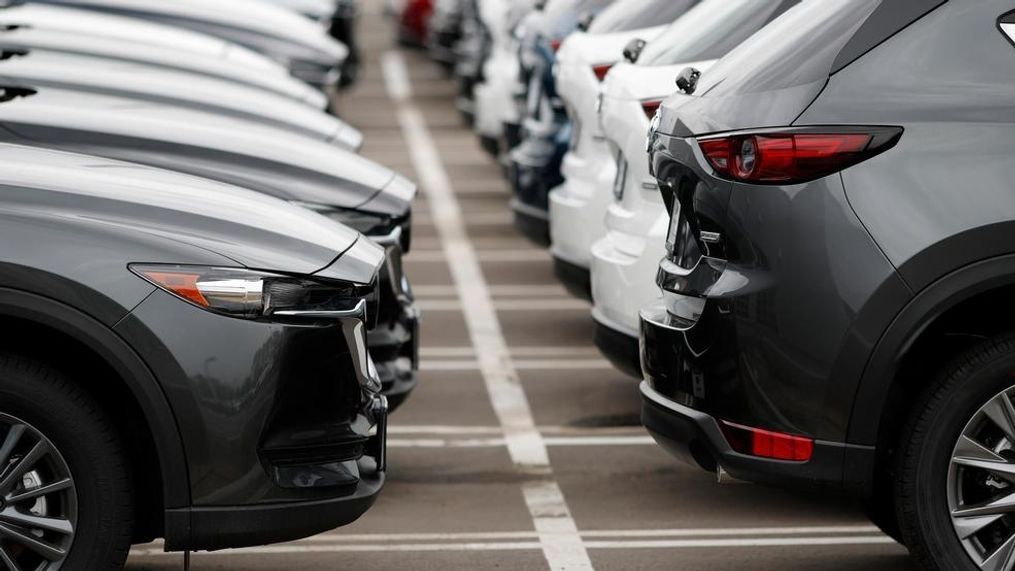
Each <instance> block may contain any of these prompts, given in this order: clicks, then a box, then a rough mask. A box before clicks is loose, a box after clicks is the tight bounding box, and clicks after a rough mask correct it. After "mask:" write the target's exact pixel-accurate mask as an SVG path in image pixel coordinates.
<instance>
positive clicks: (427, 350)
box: [419, 345, 599, 359]
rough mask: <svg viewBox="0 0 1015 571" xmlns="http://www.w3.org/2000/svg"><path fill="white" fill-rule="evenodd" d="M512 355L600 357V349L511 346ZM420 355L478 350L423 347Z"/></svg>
mask: <svg viewBox="0 0 1015 571" xmlns="http://www.w3.org/2000/svg"><path fill="white" fill-rule="evenodd" d="M509 350H510V351H511V356H512V357H563V358H568V357H598V356H599V350H598V349H596V348H595V347H587V346H583V345H574V346H559V347H553V346H548V347H511V348H509ZM419 353H420V355H421V356H422V357H423V358H424V359H426V358H431V357H475V356H476V350H475V349H473V348H472V347H422V348H420V350H419Z"/></svg>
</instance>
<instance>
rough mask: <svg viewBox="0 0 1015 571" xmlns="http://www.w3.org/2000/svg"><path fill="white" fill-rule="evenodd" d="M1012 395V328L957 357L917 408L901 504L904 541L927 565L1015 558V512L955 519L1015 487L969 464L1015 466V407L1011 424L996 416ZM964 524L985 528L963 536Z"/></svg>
mask: <svg viewBox="0 0 1015 571" xmlns="http://www.w3.org/2000/svg"><path fill="white" fill-rule="evenodd" d="M1012 397H1015V334H1013V333H1009V334H1005V335H1002V336H998V337H995V338H993V339H990V340H988V341H985V342H983V343H980V344H978V345H977V346H975V347H973V348H972V349H970V350H968V351H966V352H964V353H963V354H962V355H960V356H959V357H957V358H956V359H955V360H954V361H953V362H952V364H951V365H950V366H949V367H948V368H947V369H946V370H945V371H944V372H943V374H942V375H941V376H940V377H939V379H938V381H937V382H936V383H935V384H934V385H933V386H932V387H930V388H929V389H928V390H927V391H925V393H924V394H923V395H922V396H921V398H920V399H919V400H918V402H917V404H916V406H915V408H914V409H913V413H912V415H911V416H910V419H909V421H908V423H907V425H906V426H905V428H904V429H903V432H902V436H901V439H900V441H899V448H898V450H899V452H900V454H899V458H898V466H897V471H896V474H897V477H896V481H895V504H896V508H897V514H898V518H897V519H898V522H899V525H900V527H901V530H902V535H903V538H904V540H905V545H906V546H907V547H909V549H910V551H911V552H912V554H913V556H914V558H915V559H916V562H917V563H918V565H919V566H920V568H921V569H939V570H942V571H943V570H948V571H955V570H961V569H970V570H972V569H980V568H992V567H990V566H989V565H988V566H986V567H984V566H983V564H984V563H985V561H986V559H989V558H997V557H1012V558H1013V560H1015V531H1013V532H1012V533H1010V534H1009V533H1008V530H1015V528H1012V527H1006V526H1008V525H1009V524H1011V523H1015V519H1010V518H1013V517H1015V514H1013V515H1003V516H1000V518H999V519H997V520H994V521H992V522H989V523H985V522H987V520H985V519H977V520H974V519H972V518H968V517H966V518H955V522H954V523H953V513H956V514H957V513H959V512H961V511H962V510H966V509H980V508H979V507H978V506H980V505H981V504H983V503H986V502H991V501H994V500H995V499H999V498H1001V497H1006V496H1008V495H1009V493H1011V494H1015V479H1012V478H1008V479H1003V478H1000V477H999V476H997V472H996V471H991V470H986V469H982V468H981V466H982V465H983V464H982V463H980V464H977V465H976V466H970V462H980V459H981V457H982V458H990V462H991V463H989V464H986V465H989V466H990V467H992V468H995V467H997V468H1000V467H1008V466H1011V469H1013V470H1015V407H1009V409H1010V410H1011V411H1012V416H1011V417H1010V421H1005V422H1008V423H1009V424H1010V426H1008V427H1007V428H1002V427H1001V425H1000V424H999V423H995V422H993V421H992V420H991V418H992V415H996V414H997V411H998V410H1002V409H1003V407H1005V406H1007V405H1005V404H1004V403H1005V402H1007V403H1008V404H1011V403H1012V400H1011V399H1012ZM1001 399H1005V400H1001ZM999 418H1000V417H999ZM1005 430H1007V432H1008V433H1009V434H1010V435H1011V436H1004V431H1005ZM999 434H1001V436H998V435H999ZM960 438H961V440H960ZM970 442H972V443H970ZM960 445H961V446H960ZM1013 473H1015V472H1013ZM956 490H960V491H956ZM1011 499H1013V500H1015V495H1012V496H1011ZM967 513H968V512H967ZM981 524H985V525H983V526H981ZM959 526H961V527H962V528H963V529H966V530H968V529H974V528H978V529H979V531H977V532H976V533H975V534H974V535H970V536H967V537H968V538H971V539H967V540H965V541H964V540H960V538H959V532H958V531H957V529H959ZM976 558H978V559H976ZM1001 568H1005V569H1007V568H1009V567H998V569H1001Z"/></svg>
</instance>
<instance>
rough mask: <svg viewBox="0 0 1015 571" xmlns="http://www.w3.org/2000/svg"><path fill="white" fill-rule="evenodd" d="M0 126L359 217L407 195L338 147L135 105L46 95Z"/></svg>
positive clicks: (390, 177)
mask: <svg viewBox="0 0 1015 571" xmlns="http://www.w3.org/2000/svg"><path fill="white" fill-rule="evenodd" d="M28 93H30V92H28ZM0 125H2V126H3V127H4V130H5V133H3V134H0V136H6V137H7V138H8V139H11V138H13V139H14V141H15V142H22V143H25V144H33V145H38V146H46V147H51V148H60V149H64V150H70V151H76V152H83V153H86V154H92V155H98V156H105V157H110V158H115V159H121V160H128V161H132V162H138V163H142V164H147V165H151V166H157V167H163V168H169V169H172V170H177V171H181V172H186V173H189V174H194V175H199V176H205V177H208V178H212V179H215V180H220V181H222V182H227V183H230V184H236V185H238V186H243V187H245V188H250V189H253V190H257V191H259V192H264V193H267V194H271V195H273V196H275V197H277V198H281V199H285V200H295V201H300V202H305V203H314V204H324V205H329V206H334V207H338V208H356V207H358V206H360V205H362V204H364V203H365V202H367V201H368V200H370V199H371V198H374V196H375V195H376V194H377V193H381V192H385V190H386V189H389V188H394V187H399V188H400V185H398V184H396V183H397V182H398V180H399V179H400V177H398V176H397V175H395V173H394V172H392V171H391V170H389V169H387V168H385V167H383V166H381V165H379V164H377V163H374V162H373V161H370V160H368V159H365V158H363V157H361V156H359V155H356V154H355V153H352V152H349V151H345V150H342V149H339V148H337V147H335V146H334V145H329V144H327V143H324V142H321V141H315V140H312V139H309V138H307V137H303V136H300V135H295V134H292V133H289V132H286V131H282V130H279V129H275V128H272V127H269V126H266V125H259V124H256V123H252V122H250V121H243V120H239V119H234V118H230V117H224V116H221V115H214V114H210V113H203V112H199V111H194V110H190V109H183V108H180V107H174V106H170V105H163V104H156V103H150V102H143V101H137V100H133V99H126V98H119V97H108V96H101V95H92V94H84V93H81V92H78V91H68V90H61V89H48V88H45V89H40V90H39V91H38V92H37V93H35V94H29V95H26V96H25V97H18V98H15V99H13V100H10V101H7V102H5V103H3V104H2V105H0ZM413 188H414V187H413ZM397 192H398V193H401V192H402V191H401V190H397ZM400 202H402V203H404V208H405V209H406V210H407V209H408V208H409V204H408V201H404V200H400Z"/></svg>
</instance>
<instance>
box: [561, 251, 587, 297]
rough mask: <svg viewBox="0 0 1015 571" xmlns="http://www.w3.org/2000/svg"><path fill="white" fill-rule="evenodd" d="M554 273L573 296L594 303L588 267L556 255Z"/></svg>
mask: <svg viewBox="0 0 1015 571" xmlns="http://www.w3.org/2000/svg"><path fill="white" fill-rule="evenodd" d="M553 273H554V274H555V275H556V276H557V279H558V280H560V283H562V284H564V288H565V289H567V291H568V293H570V294H571V295H573V296H575V297H577V298H580V299H584V300H588V301H592V284H591V277H590V274H589V268H588V266H581V265H579V264H575V263H572V262H569V261H567V260H565V259H563V258H559V257H557V256H556V255H554V256H553Z"/></svg>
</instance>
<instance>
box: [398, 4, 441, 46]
mask: <svg viewBox="0 0 1015 571" xmlns="http://www.w3.org/2000/svg"><path fill="white" fill-rule="evenodd" d="M433 9H434V0H400V2H398V3H396V5H395V6H393V7H392V10H393V11H394V16H395V20H396V38H397V39H398V41H399V43H401V44H402V45H407V46H423V45H424V43H425V42H426V36H427V27H428V26H429V24H430V14H432V13H433Z"/></svg>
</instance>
